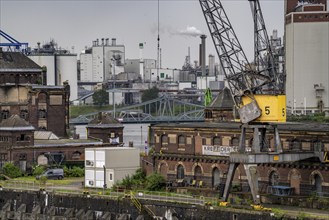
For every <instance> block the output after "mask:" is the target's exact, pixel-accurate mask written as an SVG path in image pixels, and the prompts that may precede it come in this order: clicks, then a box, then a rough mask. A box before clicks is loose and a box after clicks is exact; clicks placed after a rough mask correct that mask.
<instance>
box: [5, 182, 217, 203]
mask: <svg viewBox="0 0 329 220" xmlns="http://www.w3.org/2000/svg"><path fill="white" fill-rule="evenodd" d="M3 189H10V190H22V191H40V190H41V191H45V192H50V193H54V194H74V195H84V196H86V197H91V196H93V197H94V196H97V197H104V198H120V197H126V196H127V195H129V196H131V195H132V196H133V197H135V198H136V199H138V200H154V201H163V202H175V203H185V204H193V205H205V202H206V200H209V198H208V199H206V198H204V197H202V196H191V195H186V194H176V193H171V192H153V191H131V190H120V191H119V190H118V191H112V190H109V189H101V188H99V189H94V188H81V187H80V188H77V187H76V186H67V185H54V184H53V183H45V184H43V183H39V182H37V181H12V180H10V181H8V180H7V181H0V190H3ZM210 199H212V200H214V199H215V200H216V198H210Z"/></svg>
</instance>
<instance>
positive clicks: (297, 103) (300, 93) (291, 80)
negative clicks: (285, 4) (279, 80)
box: [286, 21, 329, 113]
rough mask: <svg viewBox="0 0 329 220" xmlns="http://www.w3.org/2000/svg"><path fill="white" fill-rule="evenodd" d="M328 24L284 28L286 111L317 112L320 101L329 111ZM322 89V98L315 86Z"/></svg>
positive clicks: (297, 24)
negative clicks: (319, 86) (320, 86)
mask: <svg viewBox="0 0 329 220" xmlns="http://www.w3.org/2000/svg"><path fill="white" fill-rule="evenodd" d="M328 37H329V22H305V23H304V22H298V23H294V22H293V21H292V23H289V24H287V25H286V71H287V72H286V74H287V81H286V94H287V109H289V110H297V111H298V112H296V113H305V112H303V111H304V109H305V107H306V110H313V111H314V110H318V102H319V100H320V99H321V100H322V101H323V104H324V107H325V109H326V110H329V50H328V48H329V41H328ZM320 84H321V85H322V86H323V87H324V91H323V93H322V98H317V97H316V91H315V85H320Z"/></svg>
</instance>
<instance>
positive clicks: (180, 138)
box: [178, 135, 185, 145]
mask: <svg viewBox="0 0 329 220" xmlns="http://www.w3.org/2000/svg"><path fill="white" fill-rule="evenodd" d="M178 144H179V145H181V144H185V136H183V135H179V136H178Z"/></svg>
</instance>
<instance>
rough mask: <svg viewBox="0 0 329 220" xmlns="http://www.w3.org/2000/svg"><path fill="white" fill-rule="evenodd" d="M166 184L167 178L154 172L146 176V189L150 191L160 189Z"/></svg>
mask: <svg viewBox="0 0 329 220" xmlns="http://www.w3.org/2000/svg"><path fill="white" fill-rule="evenodd" d="M165 186H166V180H165V178H164V177H163V176H162V175H160V174H158V173H152V174H151V175H149V176H148V177H147V178H146V189H147V190H150V191H160V190H162V189H164V187H165Z"/></svg>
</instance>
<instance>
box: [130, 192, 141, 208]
mask: <svg viewBox="0 0 329 220" xmlns="http://www.w3.org/2000/svg"><path fill="white" fill-rule="evenodd" d="M130 200H131V202H132V203H133V204H134V205H135V207H136V208H137V209H138V211H139V212H141V211H142V204H141V203H140V202H139V201H138V199H137V198H136V197H135V195H134V193H133V192H132V191H131V192H130Z"/></svg>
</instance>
